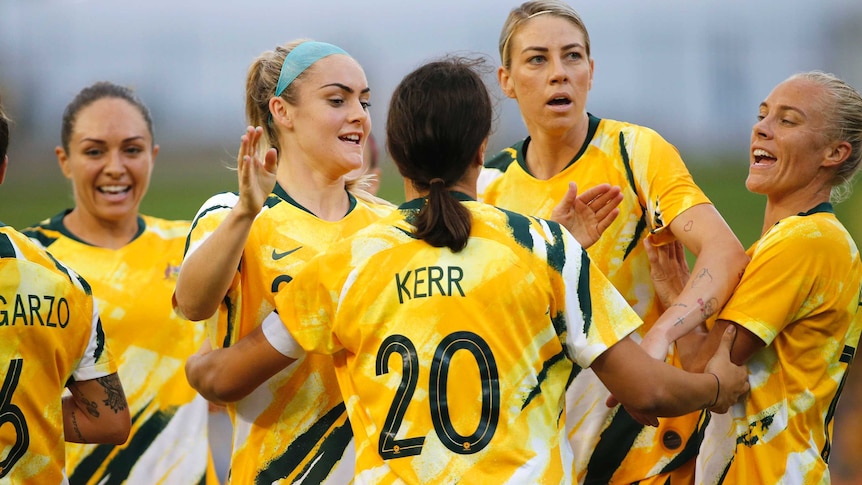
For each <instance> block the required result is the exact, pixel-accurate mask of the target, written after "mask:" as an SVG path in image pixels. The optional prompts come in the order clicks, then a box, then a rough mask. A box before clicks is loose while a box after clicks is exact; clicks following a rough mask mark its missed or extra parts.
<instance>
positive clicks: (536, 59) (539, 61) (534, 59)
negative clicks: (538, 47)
mask: <svg viewBox="0 0 862 485" xmlns="http://www.w3.org/2000/svg"><path fill="white" fill-rule="evenodd" d="M543 62H545V56H532V57H530V58H528V59H527V64H534V65H538V64H542V63H543Z"/></svg>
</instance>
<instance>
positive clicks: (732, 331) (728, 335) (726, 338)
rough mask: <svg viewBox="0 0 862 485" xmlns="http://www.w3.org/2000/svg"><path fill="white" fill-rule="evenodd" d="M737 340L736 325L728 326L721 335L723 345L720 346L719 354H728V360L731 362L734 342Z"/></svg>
mask: <svg viewBox="0 0 862 485" xmlns="http://www.w3.org/2000/svg"><path fill="white" fill-rule="evenodd" d="M734 340H736V325H733V324H731V325H728V326H727V328H726V329H725V330H724V333H723V334H722V335H721V343H720V344H719V345H718V351H717V352H716V353H718V352H727V359H728V360H730V350H731V349H732V348H733V341H734Z"/></svg>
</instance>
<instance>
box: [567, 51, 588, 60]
mask: <svg viewBox="0 0 862 485" xmlns="http://www.w3.org/2000/svg"><path fill="white" fill-rule="evenodd" d="M566 57H567V58H568V59H570V60H572V61H579V60H581V59H582V58H583V57H584V56H582V55H581V53H580V52H569V53H567V54H566Z"/></svg>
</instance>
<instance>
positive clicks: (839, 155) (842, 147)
mask: <svg viewBox="0 0 862 485" xmlns="http://www.w3.org/2000/svg"><path fill="white" fill-rule="evenodd" d="M825 150H826V156H825V157H824V159H823V163H822V164H821V166H822V167H837V166H838V165H841V164H842V163H844V161H845V160H847V158H849V157H850V153H851V152H852V151H853V148H852V147H851V146H850V142H848V141H846V140H842V141H839V142H837V143H835V144H830V145H829V146H827V147H826V148H825Z"/></svg>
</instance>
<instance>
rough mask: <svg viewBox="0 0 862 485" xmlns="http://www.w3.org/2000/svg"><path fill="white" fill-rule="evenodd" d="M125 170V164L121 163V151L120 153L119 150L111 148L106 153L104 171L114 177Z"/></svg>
mask: <svg viewBox="0 0 862 485" xmlns="http://www.w3.org/2000/svg"><path fill="white" fill-rule="evenodd" d="M125 170H126V166H125V165H124V164H123V157H122V153H120V151H119V150H111V151H110V152H109V153H108V156H107V160H106V161H105V168H104V171H105V173H106V174H108V175H111V176H114V177H119V176H120V175H122V174H123V172H124V171H125Z"/></svg>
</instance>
